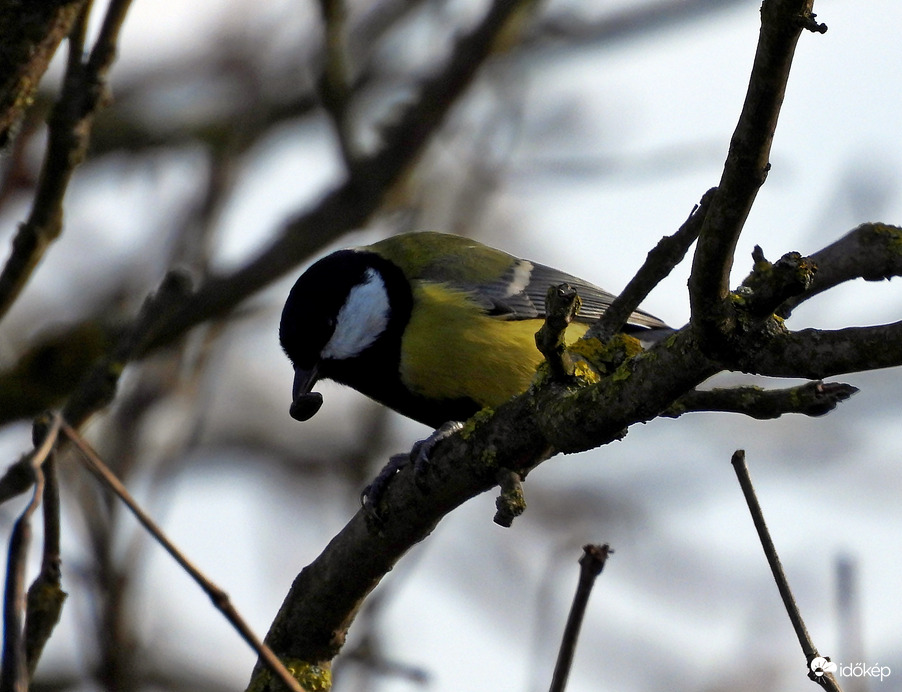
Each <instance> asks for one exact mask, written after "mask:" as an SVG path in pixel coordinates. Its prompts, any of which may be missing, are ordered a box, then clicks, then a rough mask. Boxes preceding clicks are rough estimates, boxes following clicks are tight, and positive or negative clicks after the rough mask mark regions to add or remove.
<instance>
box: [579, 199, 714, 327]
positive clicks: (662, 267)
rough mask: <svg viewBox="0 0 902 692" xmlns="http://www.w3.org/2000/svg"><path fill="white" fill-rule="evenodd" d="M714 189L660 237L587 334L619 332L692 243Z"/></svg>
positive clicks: (679, 260)
mask: <svg viewBox="0 0 902 692" xmlns="http://www.w3.org/2000/svg"><path fill="white" fill-rule="evenodd" d="M715 190H716V188H712V189H710V190H708V191H707V192H706V193H705V194H704V195H702V198H701V200H700V201H699V203H698V204H697V205H696V206H695V207H694V208H693V209H692V213H691V214H689V218H688V219H686V221H685V222H684V223H683V225H682V226H680V228H679V230H677V232H676V233H674V234H673V235H670V236H666V237H664V238H661V240H659V241H658V244H657V245H656V246H655V247H654V248H652V249H651V250H650V251H649V253H648V256H647V257H646V259H645V262H644V263H643V265H642V266H641V267H640V268H639V271H638V272H636V275H635V276H634V277H633V278H632V279H630V282H629V283H628V284H627V285H626V287H625V288H624V289H623V291H621V292H620V295H619V296H617V297H616V298H615V299H614V301H613V302H612V303H611V305H610V307H608V309H607V310H605V311H604V313H603V314H602V315H601V317H600V318H599V319H598V321H597V322H596V323H595V324H593V325H592V326H591V327H589V331H587V332H586V337H587V338H592V337H594V338H597V339H601V340H602V341H607V340H608V339H610V338H611V337H612V336H614V334H616V333H617V332H619V331H620V330H621V329H622V328H623V325H624V324H626V321H627V320H628V319H629V317H630V315H631V314H632V313H633V311H635V310H636V308H638V307H639V305H640V304H641V303H642V301H643V300H645V299H646V298H647V297H648V294H649V293H651V290H652V289H653V288H654V287H655V286H657V285H658V284H659V283H661V281H662V280H663V279H664V278H665V277H666V276H667V275H668V274H669V273H670V272H671V271H672V270H673V268H674V267H675V266H676V265H678V264H679V263H680V262H682V261H683V257H685V256H686V252H687V251H688V250H689V246H690V245H692V243H694V242H695V239H696V238H698V234H699V231H700V230H701V228H702V224H703V223H704V221H705V215H706V214H707V213H708V207H709V206H710V205H711V200H712V199H713V197H714V192H715Z"/></svg>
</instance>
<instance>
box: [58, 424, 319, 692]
mask: <svg viewBox="0 0 902 692" xmlns="http://www.w3.org/2000/svg"><path fill="white" fill-rule="evenodd" d="M62 431H63V432H64V433H65V435H66V437H68V438H69V439H70V440H71V441H72V443H73V444H74V445H75V446H76V447H77V448H78V450H79V451H80V452H81V454H82V458H83V459H84V461H85V466H86V467H87V468H88V470H89V471H91V473H93V474H94V475H95V476H96V477H97V478H98V479H99V480H100V481H101V483H103V484H104V485H105V486H106V487H107V488H108V489H109V490H110V491H112V492H113V493H114V494H115V495H116V496H118V497H119V499H120V500H122V502H123V503H124V504H125V506H126V507H128V509H129V511H130V512H131V513H132V514H133V515H134V516H135V518H136V519H137V520H138V521H139V522H140V523H141V525H142V526H143V527H144V528H145V529H146V530H147V532H148V533H150V534H151V535H152V536H153V538H154V540H156V541H157V542H158V543H159V544H160V545H161V546H162V547H163V549H164V550H165V551H166V552H167V553H169V555H170V556H171V557H172V558H173V559H174V560H175V561H176V562H177V563H178V564H179V566H180V567H181V568H182V569H184V570H185V571H186V572H187V573H188V575H189V576H190V577H191V578H192V579H193V580H194V582H195V583H196V584H197V585H198V586H200V588H201V589H203V591H204V593H206V594H207V596H208V597H209V598H210V600H211V601H212V602H213V605H214V606H215V607H216V608H217V609H218V610H219V611H220V612H221V613H222V614H223V615H224V616H225V618H226V619H227V620H228V621H229V622H230V623H231V624H232V626H233V627H234V628H235V629H236V631H237V632H238V633H239V634H240V635H241V637H242V638H243V639H244V640H245V641H246V642H247V643H248V644H249V645H250V646H251V648H252V649H254V651H255V652H256V653H257V655H258V656H260V658H261V659H262V660H263V661H264V662H265V663H266V665H267V666H269V668H270V670H271V671H272V672H273V673H274V674H275V675H276V676H278V677H279V679H280V680H281V681H282V682H283V683H284V684H285V685H286V686H287V687H288V688H289V689H291V690H294V692H303V690H302V689H301V686H300V685H299V684H298V681H297V680H295V679H294V677H293V676H292V675H291V673H290V672H289V671H288V670H287V669H286V667H285V666H284V665H283V664H282V662H281V661H280V660H279V659H278V658H277V657H276V655H275V654H274V653H273V652H272V650H271V649H270V648H269V647H268V646H266V645H265V644H264V643H263V642H262V641H261V640H260V639H259V637H257V636H256V635H255V634H254V632H253V631H252V630H251V628H250V626H249V625H248V624H247V622H245V620H244V618H242V617H241V615H240V614H239V613H238V611H237V610H236V609H235V607H234V606H233V605H232V603H231V601H230V599H229V596H228V594H227V593H226V592H225V591H223V590H222V589H220V588H219V587H218V586H216V585H215V584H214V583H213V582H211V581H210V580H209V579H208V578H207V577H206V576H205V575H204V574H203V572H201V571H200V570H199V569H198V568H197V567H196V566H195V565H194V563H192V562H191V561H190V560H189V559H188V558H187V557H186V556H185V555H184V554H183V553H182V552H181V551H180V550H179V549H178V548H177V547H176V546H175V544H173V543H172V541H170V540H169V538H167V537H166V535H165V534H164V533H163V531H162V529H160V527H159V526H157V524H156V522H154V521H153V519H151V518H150V516H149V515H148V514H147V513H146V512H145V511H144V510H143V509H141V507H140V506H139V505H138V503H137V502H136V501H135V499H134V498H133V497H132V496H131V494H130V493H129V492H128V490H127V489H126V488H125V486H123V485H122V483H121V482H120V481H119V479H118V478H117V477H116V476H115V474H114V473H113V472H112V471H110V469H109V468H108V467H107V465H106V464H104V463H103V460H102V459H101V458H100V457H99V456H98V454H97V452H95V451H94V449H93V448H92V447H91V446H90V445H89V444H88V443H87V442H86V441H85V439H84V438H83V437H82V436H81V435H80V434H79V433H78V432H77V431H76V430H75V429H74V428H72V427H71V426H70V425H69V424H68V423H65V422H63V423H62Z"/></svg>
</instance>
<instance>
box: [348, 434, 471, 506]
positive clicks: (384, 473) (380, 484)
mask: <svg viewBox="0 0 902 692" xmlns="http://www.w3.org/2000/svg"><path fill="white" fill-rule="evenodd" d="M463 427H464V426H463V423H459V422H458V421H448V422H447V423H445V424H443V425H442V426H441V427H440V428H438V429H436V430H435V431H434V432H433V433H432V434H431V435H430V436H429V437H427V438H426V439H425V440H419V441H418V442H416V443H414V445H413V448H412V449H411V450H410V452H409V453H405V454H394V455H392V456H391V458H389V460H388V463H387V464H386V465H385V467H384V468H383V469H382V470H381V471H380V472H379V475H378V476H376V478H374V479H373V482H372V483H370V484H369V485H368V486H367V487H366V488H364V489H363V492H362V493H360V504H361V506H362V507H363V508H364V509H365V510H367V511H368V512H370V514H371V515H372V516H373V517H374V518H377V519H378V518H380V517H379V512H378V511H377V509H376V508H377V507H378V506H379V504H380V502H381V501H382V497H383V495H385V491H386V490H387V489H388V486H389V485H390V483H391V481H392V479H393V478H394V477H395V474H396V473H398V471H400V470H401V469H402V468H404V467H405V466H407V465H408V464H411V463H412V464H413V472H414V481H415V482H416V484H417V486H418V487H419V488H420V489H421V490H425V478H426V471H427V470H428V469H429V460H430V456H431V455H432V452H433V450H434V449H435V447H436V445H438V443H439V442H442V441H443V440H445V439H447V438H449V437H451V436H452V435H453V434H454V433H456V432H457V431H458V430H460V429H461V428H463Z"/></svg>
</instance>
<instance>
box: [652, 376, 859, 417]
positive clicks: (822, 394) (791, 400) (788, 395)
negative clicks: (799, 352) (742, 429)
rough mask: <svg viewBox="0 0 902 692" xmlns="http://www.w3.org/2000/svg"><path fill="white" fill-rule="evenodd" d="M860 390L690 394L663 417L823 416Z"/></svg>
mask: <svg viewBox="0 0 902 692" xmlns="http://www.w3.org/2000/svg"><path fill="white" fill-rule="evenodd" d="M857 391H858V388H857V387H853V386H852V385H849V384H842V383H840V382H807V383H805V384H803V385H800V386H798V387H784V388H782V389H770V390H768V389H761V388H760V387H730V388H717V389H709V390H698V389H693V390H692V391H691V392H687V393H686V394H684V395H683V396H681V397H680V398H679V399H677V400H676V401H675V402H673V404H671V405H670V406H669V407H667V409H665V410H664V411H663V412H662V413H661V415H662V416H663V417H665V418H677V417H678V416H681V415H683V414H684V413H691V412H697V411H721V412H728V413H741V414H743V415H745V416H751V417H752V418H757V419H758V420H770V419H772V418H779V417H780V416H782V415H784V414H786V413H801V414H803V415H806V416H823V415H824V414H826V413H829V412H830V411H832V410H833V409H834V408H836V406H837V405H838V404H839V403H840V402H842V401H845V400H846V399H848V398H849V397H851V396H852V395H854V394H855V393H856V392H857Z"/></svg>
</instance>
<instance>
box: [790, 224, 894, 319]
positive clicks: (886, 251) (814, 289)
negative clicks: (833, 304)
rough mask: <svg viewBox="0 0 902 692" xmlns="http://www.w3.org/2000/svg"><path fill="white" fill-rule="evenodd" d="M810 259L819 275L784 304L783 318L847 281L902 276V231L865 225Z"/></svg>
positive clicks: (875, 279)
mask: <svg viewBox="0 0 902 692" xmlns="http://www.w3.org/2000/svg"><path fill="white" fill-rule="evenodd" d="M809 259H810V260H811V261H812V262H813V263H814V265H815V266H816V267H817V273H816V274H815V275H814V277H813V278H812V281H811V283H810V285H809V286H808V288H807V289H806V290H805V291H804V292H802V293H800V294H799V295H797V296H794V297H792V298H790V299H789V300H787V301H786V302H784V303H783V305H782V306H781V307H780V309H779V310H778V313H779V315H780V316H781V317H789V316H790V315H791V314H792V311H793V309H795V307H796V306H797V305H798V304H799V303H802V302H803V301H806V300H808V299H809V298H811V297H813V296H816V295H817V294H818V293H822V292H823V291H826V290H827V289H829V288H833V287H834V286H838V285H839V284H841V283H844V282H846V281H851V280H852V279H859V278H860V279H864V280H866V281H882V280H884V279H890V278H892V277H894V276H902V228H899V227H898V226H890V225H888V224H883V223H863V224H861V225H860V226H858V227H857V228H855V229H853V230H851V231H849V232H848V233H847V234H846V235H844V236H843V237H842V238H840V239H839V240H837V241H836V242H835V243H833V244H831V245H828V246H827V247H825V248H824V249H823V250H820V251H819V252H816V253H814V254H813V255H811V257H810V258H809Z"/></svg>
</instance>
